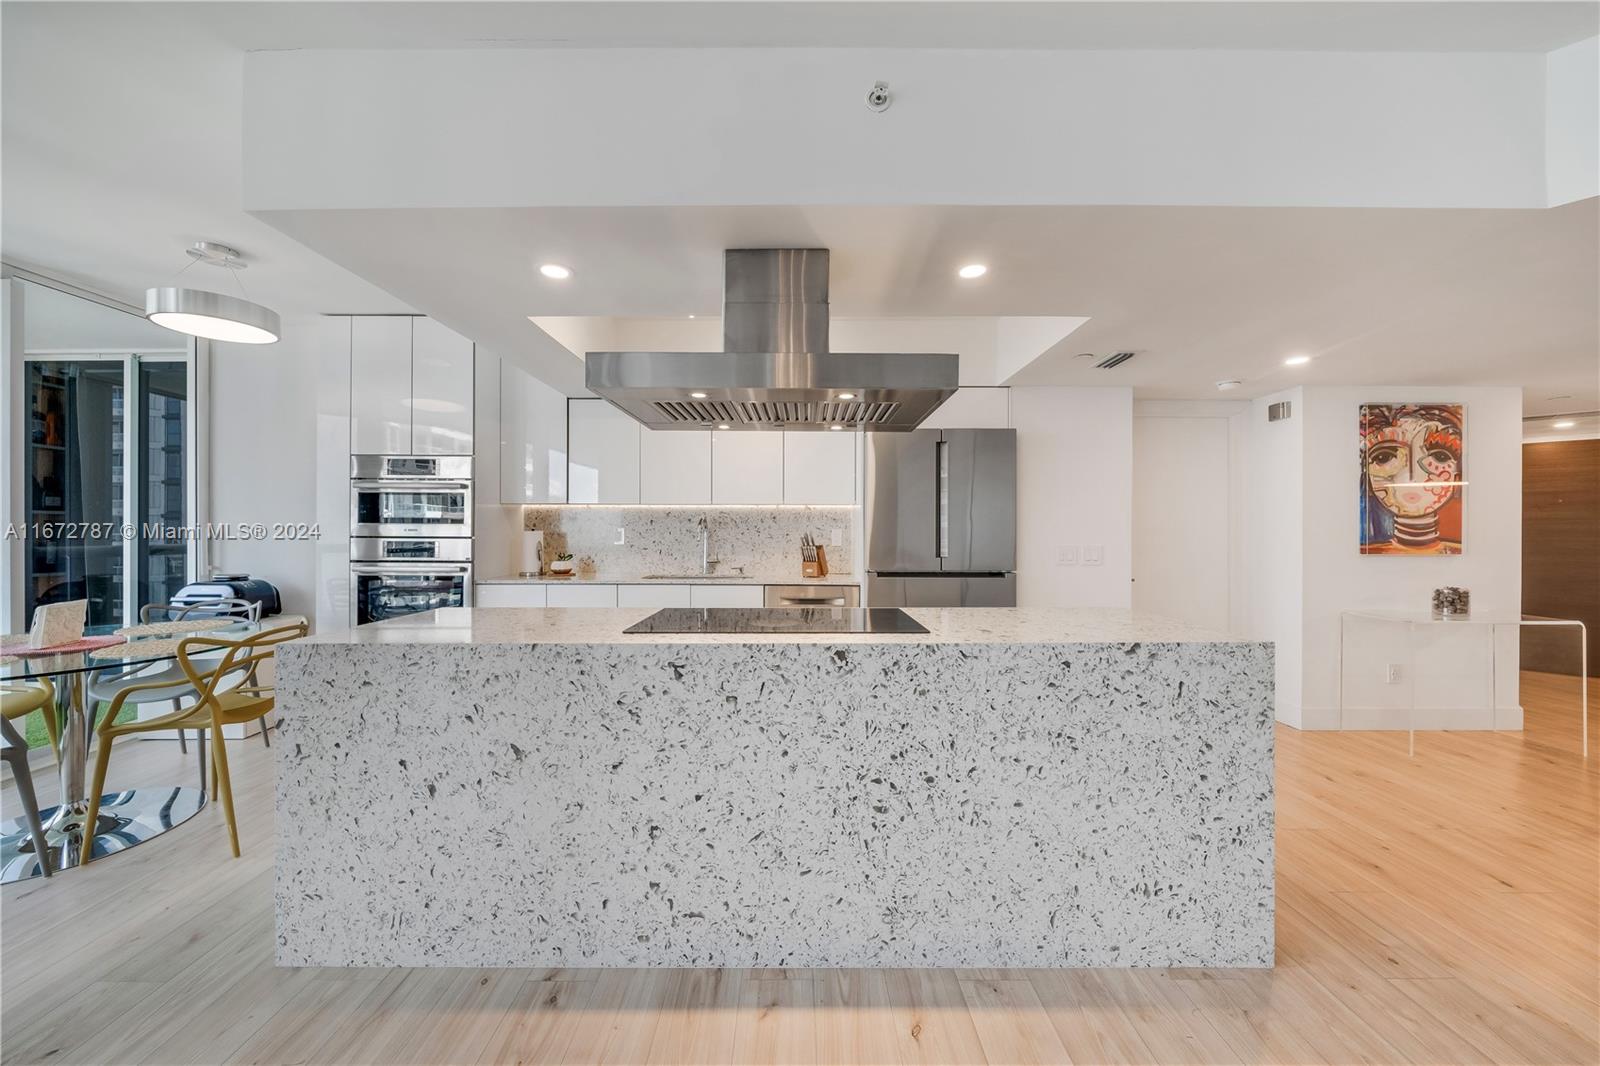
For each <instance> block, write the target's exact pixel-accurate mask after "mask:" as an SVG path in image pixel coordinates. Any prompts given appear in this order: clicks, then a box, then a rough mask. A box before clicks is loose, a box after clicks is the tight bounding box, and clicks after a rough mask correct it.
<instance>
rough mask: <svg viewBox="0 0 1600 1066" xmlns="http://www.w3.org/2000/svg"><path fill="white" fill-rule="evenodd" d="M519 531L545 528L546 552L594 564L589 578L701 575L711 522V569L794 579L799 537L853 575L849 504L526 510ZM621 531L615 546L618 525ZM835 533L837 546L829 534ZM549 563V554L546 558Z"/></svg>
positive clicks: (836, 567)
mask: <svg viewBox="0 0 1600 1066" xmlns="http://www.w3.org/2000/svg"><path fill="white" fill-rule="evenodd" d="M522 516H523V518H522V520H523V526H524V527H525V528H527V529H540V530H543V531H544V538H545V545H546V551H547V552H571V553H572V554H573V555H575V556H577V557H578V559H579V560H580V562H581V560H582V559H584V558H585V557H588V558H590V559H593V560H594V572H595V576H596V577H599V578H603V579H610V578H616V579H617V580H619V581H620V580H623V579H626V578H630V577H642V576H643V575H645V574H691V573H698V572H699V570H700V527H699V525H698V524H697V523H698V522H699V520H700V519H701V518H702V517H704V518H706V519H707V521H709V522H710V524H711V557H712V558H713V559H720V560H721V564H720V565H719V566H718V567H717V569H716V572H717V573H719V574H726V573H729V572H731V571H733V570H734V569H735V568H737V567H741V566H742V567H744V571H745V573H747V574H751V575H758V576H768V575H771V576H773V577H780V578H781V577H784V576H786V575H787V576H789V577H795V578H798V577H799V576H800V538H801V536H803V535H804V534H806V533H810V534H811V535H812V536H813V537H815V538H816V540H817V543H819V544H822V545H824V546H825V547H826V548H827V554H828V569H829V570H830V571H831V572H832V573H834V574H837V575H845V574H850V573H852V572H853V571H854V568H855V560H854V555H853V553H852V547H853V545H852V539H853V538H852V535H851V534H852V530H853V528H854V525H855V520H856V509H855V508H854V507H772V508H768V507H683V508H678V507H525V508H523V511H522ZM619 526H620V527H621V528H622V529H623V531H624V532H623V536H622V540H623V543H622V544H617V543H616V541H617V528H618V527H619ZM834 530H838V531H839V539H840V541H841V543H839V544H838V545H834V544H833V543H832V541H831V536H832V533H833V531H834ZM547 558H548V555H547Z"/></svg>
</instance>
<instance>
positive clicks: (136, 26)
mask: <svg viewBox="0 0 1600 1066" xmlns="http://www.w3.org/2000/svg"><path fill="white" fill-rule="evenodd" d="M228 6H231V5H228V4H206V3H196V4H179V5H162V7H164V8H166V9H168V10H167V12H166V13H163V14H158V15H154V16H152V15H150V14H149V13H148V12H146V11H143V10H141V9H143V8H145V5H143V4H138V3H127V4H74V3H61V4H33V3H5V4H3V5H0V107H3V115H0V130H3V136H4V145H3V148H4V151H3V152H0V183H3V188H4V190H5V198H4V203H3V211H0V250H3V251H4V255H5V259H6V261H7V262H14V263H19V264H22V265H26V266H32V267H36V268H39V269H41V270H44V271H46V272H48V273H52V274H56V275H57V276H61V277H65V278H66V279H68V280H71V281H75V282H77V283H79V284H81V285H83V286H85V287H87V288H91V289H94V290H97V291H100V292H103V293H106V294H107V295H111V296H116V297H118V298H120V299H123V300H126V301H128V302H130V303H135V304H141V305H142V304H143V302H144V296H143V292H144V289H146V288H147V287H150V286H153V285H166V284H171V279H172V278H173V277H174V275H176V273H177V272H178V271H179V270H181V269H183V268H184V267H185V266H187V265H189V263H190V260H189V258H188V257H187V256H185V255H184V254H183V250H184V248H185V247H187V246H188V245H189V244H191V243H192V242H194V241H198V240H211V241H220V242H222V243H224V244H228V245H232V246H233V247H236V248H238V249H240V250H241V251H243V252H244V253H246V258H247V260H248V261H249V263H250V267H249V269H247V270H246V271H244V273H243V275H242V277H241V280H242V281H243V282H244V285H245V287H246V291H247V292H248V293H249V294H250V296H251V298H252V299H256V300H259V301H261V302H263V303H266V304H269V305H271V306H272V307H274V308H276V309H277V310H279V311H280V312H281V313H284V314H285V315H290V314H295V313H313V312H317V311H321V310H324V309H326V307H327V305H328V304H329V303H332V304H333V305H334V306H337V307H343V308H347V309H351V310H362V311H369V312H374V313H377V312H393V311H406V310H409V308H407V307H406V306H405V305H404V304H402V303H400V302H399V301H397V300H395V299H394V298H393V297H392V296H389V295H388V294H386V293H384V292H383V291H382V290H381V289H379V288H377V287H375V286H374V285H372V284H370V283H368V282H365V281H363V280H362V279H360V278H358V277H355V276H354V275H352V274H350V273H349V272H348V271H346V270H343V269H341V268H339V267H337V266H335V265H334V264H332V263H329V262H328V261H327V260H325V259H322V258H321V257H320V256H317V255H315V254H313V253H311V252H310V251H308V250H307V249H306V248H305V247H303V246H302V245H299V244H297V243H296V242H295V241H293V240H291V239H289V238H288V237H285V236H284V235H283V234H282V233H280V232H278V231H277V230H275V229H273V228H272V227H271V226H268V225H266V224H264V223H262V222H260V221H258V220H256V219H254V218H252V217H251V216H249V215H248V214H246V213H245V212H244V211H243V210H242V209H241V206H240V204H241V200H240V188H241V185H242V182H241V179H240V155H241V151H242V148H241V145H242V143H243V137H242V133H241V130H242V115H241V98H242V93H243V64H244V53H243V52H242V51H240V50H239V49H238V48H236V47H234V46H231V45H228V44H224V43H222V42H220V41H218V40H216V39H215V37H214V35H212V34H211V33H210V31H209V30H207V29H206V27H205V26H204V25H203V23H204V17H205V15H206V14H207V12H208V10H209V9H212V8H220V7H228ZM302 6H304V7H315V6H316V5H314V4H308V5H299V4H291V5H279V9H280V10H282V9H283V8H285V7H302ZM177 8H184V9H187V10H188V12H190V17H180V15H181V14H182V12H178V11H177V10H176V9H177ZM184 283H185V284H193V285H195V286H196V287H197V288H214V289H219V290H227V291H234V290H233V282H232V280H231V279H230V278H228V277H227V276H226V275H224V274H222V272H221V271H219V270H216V269H213V268H209V267H204V266H196V267H194V268H193V269H192V270H190V271H189V272H188V273H187V274H185V275H184Z"/></svg>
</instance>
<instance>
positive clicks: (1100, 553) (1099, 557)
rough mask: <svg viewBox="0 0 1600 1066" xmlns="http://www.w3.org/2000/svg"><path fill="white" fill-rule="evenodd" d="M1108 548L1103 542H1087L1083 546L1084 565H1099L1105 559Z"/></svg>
mask: <svg viewBox="0 0 1600 1066" xmlns="http://www.w3.org/2000/svg"><path fill="white" fill-rule="evenodd" d="M1105 554H1106V549H1105V545H1103V544H1085V545H1084V546H1083V565H1084V566H1099V565H1100V564H1101V563H1103V562H1104V561H1105Z"/></svg>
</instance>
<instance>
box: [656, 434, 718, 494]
mask: <svg viewBox="0 0 1600 1066" xmlns="http://www.w3.org/2000/svg"><path fill="white" fill-rule="evenodd" d="M639 502H640V503H681V504H708V503H710V502H711V431H710V430H652V429H644V428H642V427H641V429H640V431H639Z"/></svg>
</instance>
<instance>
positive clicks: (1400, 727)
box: [1300, 704, 1522, 733]
mask: <svg viewBox="0 0 1600 1066" xmlns="http://www.w3.org/2000/svg"><path fill="white" fill-rule="evenodd" d="M1300 721H1301V726H1300V728H1302V729H1307V730H1338V729H1345V730H1360V731H1362V732H1378V733H1381V732H1391V731H1393V732H1404V731H1406V730H1408V729H1417V730H1434V731H1439V730H1453V731H1462V732H1473V731H1484V732H1487V731H1490V730H1501V731H1516V730H1520V729H1521V728H1522V706H1521V704H1515V705H1512V706H1510V707H1495V708H1489V707H1418V708H1416V709H1415V710H1407V709H1406V708H1403V707H1400V708H1396V707H1346V708H1345V709H1344V712H1343V715H1342V716H1341V714H1340V711H1339V708H1337V707H1307V708H1305V709H1304V710H1303V711H1302V713H1301V719H1300Z"/></svg>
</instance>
